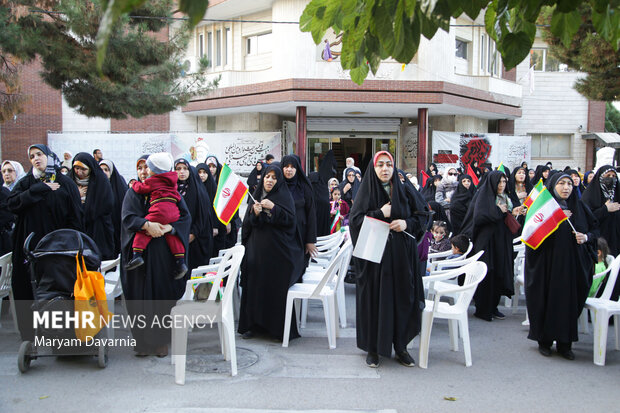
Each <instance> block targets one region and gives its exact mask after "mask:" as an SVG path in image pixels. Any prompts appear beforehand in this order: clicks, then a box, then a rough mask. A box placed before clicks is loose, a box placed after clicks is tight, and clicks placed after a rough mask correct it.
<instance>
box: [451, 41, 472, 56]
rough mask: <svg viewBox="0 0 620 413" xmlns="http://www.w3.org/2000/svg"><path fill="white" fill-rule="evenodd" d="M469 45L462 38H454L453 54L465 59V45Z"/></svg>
mask: <svg viewBox="0 0 620 413" xmlns="http://www.w3.org/2000/svg"><path fill="white" fill-rule="evenodd" d="M468 46H469V42H466V41H464V40H459V39H456V50H455V53H454V54H455V56H456V57H460V58H461V59H465V60H467V47H468Z"/></svg>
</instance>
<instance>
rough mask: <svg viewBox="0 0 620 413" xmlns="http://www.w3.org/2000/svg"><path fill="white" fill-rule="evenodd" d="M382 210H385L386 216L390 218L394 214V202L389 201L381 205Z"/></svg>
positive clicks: (384, 214)
mask: <svg viewBox="0 0 620 413" xmlns="http://www.w3.org/2000/svg"><path fill="white" fill-rule="evenodd" d="M381 212H383V216H384V217H385V218H389V217H390V215H391V214H392V204H390V203H389V202H388V203H387V204H385V205H383V206H382V207H381Z"/></svg>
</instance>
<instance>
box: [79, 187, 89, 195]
mask: <svg viewBox="0 0 620 413" xmlns="http://www.w3.org/2000/svg"><path fill="white" fill-rule="evenodd" d="M78 190H79V191H80V197H85V196H86V192H87V191H88V187H87V186H81V185H80V186H78Z"/></svg>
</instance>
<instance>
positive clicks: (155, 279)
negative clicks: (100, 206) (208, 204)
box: [121, 189, 191, 354]
mask: <svg viewBox="0 0 620 413" xmlns="http://www.w3.org/2000/svg"><path fill="white" fill-rule="evenodd" d="M148 200H149V199H148V196H144V195H140V194H137V193H135V192H134V191H133V190H131V189H130V190H128V191H127V194H126V195H125V199H124V201H123V210H122V213H121V216H122V233H121V243H122V262H123V263H126V262H128V261H129V260H130V259H131V257H132V256H133V249H132V243H133V238H134V235H135V233H136V232H137V231H140V229H141V228H142V226H143V225H144V223H145V222H146V219H145V218H144V217H145V216H146V215H147V214H148V210H149V202H148ZM177 206H178V207H179V213H180V218H179V220H178V221H177V222H173V223H172V224H170V225H172V227H173V228H174V232H175V234H176V235H177V236H178V237H179V238H180V239H181V241H182V242H183V245H184V247H185V251H187V250H188V239H189V231H190V226H191V216H190V215H189V210H188V209H187V204H186V203H185V200H184V199H181V201H179V202H178V203H177ZM142 258H143V259H144V265H141V266H139V267H138V268H136V269H134V270H131V271H127V270H125V266H124V265H122V266H121V280H122V282H123V293H124V294H125V299H126V300H127V311H128V313H129V315H132V316H140V317H144V321H145V325H146V326H147V327H146V328H140V326H135V328H133V329H132V331H131V333H132V336H133V338H134V339H136V347H135V348H134V350H135V351H137V352H140V353H145V354H155V352H157V351H161V347H162V346H164V345H166V344H168V343H169V342H170V331H169V329H166V328H165V326H162V328H158V325H155V327H154V328H151V327H152V326H153V325H154V320H155V317H157V320H160V322H161V320H163V319H164V318H163V317H164V316H166V315H169V314H170V310H171V308H172V307H173V306H174V305H175V302H176V300H178V299H179V298H181V296H182V295H183V292H184V291H185V283H186V280H187V279H188V278H189V272H188V273H187V275H186V276H185V278H181V279H179V280H175V279H174V276H173V274H174V273H175V267H176V264H175V258H174V256H173V255H172V253H171V252H170V249H169V248H168V244H166V240H165V238H164V237H158V238H153V239H152V240H151V242H149V245H148V247H147V248H146V250H145V251H144V254H143V255H142Z"/></svg>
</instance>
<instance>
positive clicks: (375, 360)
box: [366, 353, 379, 369]
mask: <svg viewBox="0 0 620 413" xmlns="http://www.w3.org/2000/svg"><path fill="white" fill-rule="evenodd" d="M366 365H367V366H368V367H372V368H373V369H376V368H377V367H379V355H378V354H377V353H368V355H367V356H366Z"/></svg>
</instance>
